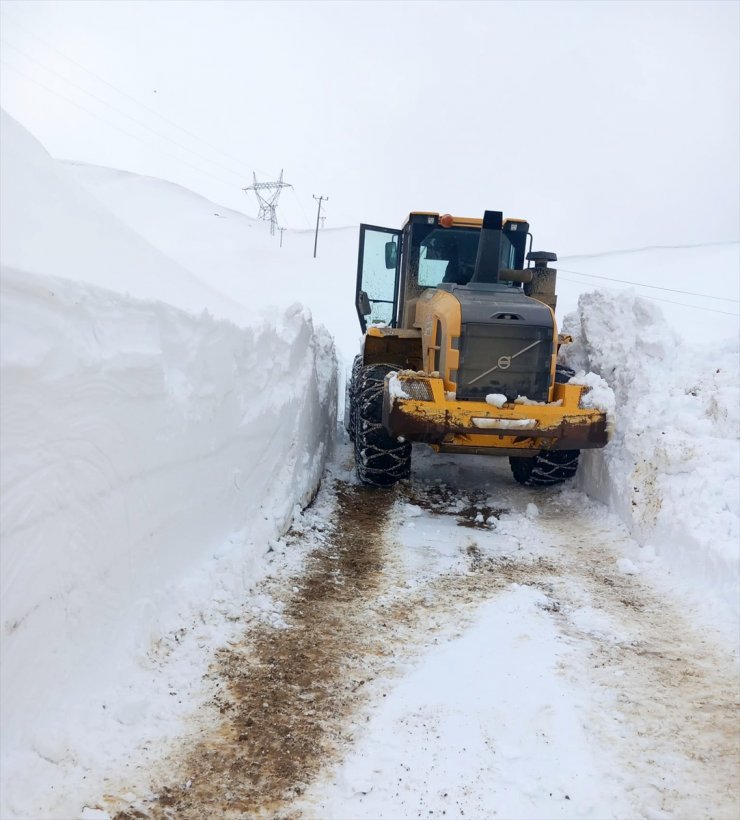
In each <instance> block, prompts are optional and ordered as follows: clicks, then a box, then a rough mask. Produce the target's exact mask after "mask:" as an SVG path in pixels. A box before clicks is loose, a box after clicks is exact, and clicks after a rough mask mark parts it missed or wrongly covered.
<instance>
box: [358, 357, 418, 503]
mask: <svg viewBox="0 0 740 820" xmlns="http://www.w3.org/2000/svg"><path fill="white" fill-rule="evenodd" d="M396 369H397V368H395V367H393V366H391V365H385V364H372V365H368V366H367V367H362V368H361V369H360V370H359V372H358V374H357V379H356V380H355V383H354V390H353V403H354V407H353V410H354V413H353V415H354V436H355V439H354V441H355V467H356V469H357V477H358V478H359V479H360V481H361V482H362V483H363V484H369V485H370V486H373V487H389V486H391V485H392V484H395V483H396V482H398V481H401V480H402V479H404V478H408V477H409V475H410V474H411V445H410V444H409V443H408V442H399V441H398V440H397V439H395V438H393V437H392V436H390V435H389V434H388V432H387V431H386V429H385V427H383V421H382V419H383V385H384V382H385V377H386V375H387V374H388V373H390V372H392V371H393V370H396Z"/></svg>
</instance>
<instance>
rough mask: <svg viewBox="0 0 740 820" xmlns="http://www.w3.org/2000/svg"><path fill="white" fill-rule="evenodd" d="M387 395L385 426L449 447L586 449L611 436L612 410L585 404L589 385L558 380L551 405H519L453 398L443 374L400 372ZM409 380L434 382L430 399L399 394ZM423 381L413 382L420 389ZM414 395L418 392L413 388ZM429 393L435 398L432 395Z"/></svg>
mask: <svg viewBox="0 0 740 820" xmlns="http://www.w3.org/2000/svg"><path fill="white" fill-rule="evenodd" d="M392 378H394V376H393V374H391V375H390V376H389V377H388V378H387V379H386V385H385V391H384V396H383V425H384V427H385V428H386V430H388V432H389V433H390V434H391V435H392V436H395V437H402V438H404V439H406V440H407V441H420V442H425V443H427V444H431V445H432V446H434V447H435V448H436V449H439V450H442V451H448V452H490V453H491V454H499V455H512V454H519V455H526V454H527V451H533V452H532V455H534V452H536V451H539V450H586V449H594V448H598V447H604V446H605V445H606V444H607V443H608V441H609V427H608V424H607V417H606V414H605V413H603V412H602V411H600V410H593V409H584V408H581V407H580V406H579V404H580V399H581V395H582V393H583V392H584V390H585V389H586V388H584V387H581V386H580V385H575V384H556V385H555V388H554V395H553V402H561V404H559V405H557V404H554V403H550V404H536V405H529V404H513V403H510V402H509V403H506V404H504V405H503V407H494V406H492V405H490V404H487V403H486V402H477V401H457V400H454V399H452V400H451V399H448V398H447V396H446V395H445V391H444V382H443V381H442V379H435V378H429V377H426V376H424V377H421V376H419V375H417V374H412V373H408V375H407V374H404V373H403V372H402V373H399V374H395V378H396V379H397V381H396V382H395V384H394V388H393V389H389V383H390V379H392ZM405 380H408V381H410V382H412V383H413V382H414V381H416V382H419V381H421V380H423V381H425V382H427V383H428V387H429V389H428V390H426V395H427V397H428V400H420V399H418V398H403V397H401V396H399V390H398V387H401V388H402V390H401V391H400V392H402V393H406V392H407V391H406V390H403V383H404V381H405ZM417 386H418V385H413V387H414V388H416V387H417ZM411 387H412V385H409V391H408V392H409V393H410V394H418V393H419V391H418V390H417V389H411ZM429 396H430V397H431V398H429Z"/></svg>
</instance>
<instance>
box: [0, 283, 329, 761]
mask: <svg viewBox="0 0 740 820" xmlns="http://www.w3.org/2000/svg"><path fill="white" fill-rule="evenodd" d="M332 364H333V349H332V342H331V340H330V339H328V338H327V337H326V336H325V335H321V334H314V332H313V327H312V324H311V321H310V318H309V317H308V315H307V314H306V313H305V312H304V311H303V309H302V308H300V306H297V307H296V308H295V309H294V310H293V311H290V312H288V313H286V314H285V315H283V316H281V317H279V318H278V319H276V320H275V322H274V323H273V324H272V325H267V324H265V323H262V324H259V325H256V326H253V327H245V328H239V327H236V326H235V325H232V324H230V323H227V322H222V321H217V320H215V319H213V318H212V317H210V316H209V315H208V314H204V315H202V316H200V317H195V316H192V315H189V314H187V313H184V312H181V311H178V310H176V309H174V308H172V307H169V306H167V305H164V304H161V303H160V304H155V303H146V302H137V301H135V300H132V299H127V298H125V297H122V296H119V295H116V294H114V293H110V292H104V291H101V290H98V289H96V288H93V287H91V286H84V285H80V284H78V283H72V282H68V281H67V282H65V281H64V280H59V279H51V278H45V277H36V276H31V275H28V274H21V273H19V272H16V271H12V270H7V269H5V270H3V275H2V381H3V390H2V453H3V459H2V546H3V549H2V623H3V630H4V633H5V634H4V636H3V663H2V693H3V699H2V724H3V744H4V745H6V744H13V743H15V742H17V741H18V740H19V737H20V735H21V734H26V733H28V732H29V731H30V730H31V729H32V724H33V723H34V721H35V719H36V718H39V717H41V716H42V714H44V712H45V707H46V706H47V705H49V706H52V707H53V706H59V705H60V704H62V703H64V701H65V698H67V697H69V696H70V691H69V689H70V687H71V688H74V684H76V683H79V682H80V681H81V680H82V679H85V680H87V684H86V686H88V687H89V686H90V684H91V680H90V679H91V678H95V677H96V674H97V672H96V670H104V669H106V668H107V667H108V666H109V664H111V663H112V662H114V661H115V659H116V658H120V657H127V656H130V654H131V653H132V652H135V651H137V648H138V649H142V648H146V646H147V645H148V642H149V640H150V638H151V637H152V636H154V635H156V634H157V632H158V630H159V629H160V628H161V627H162V623H163V621H162V618H163V617H165V616H166V610H167V602H166V597H167V595H166V592H164V591H163V590H164V589H165V588H166V587H167V585H170V584H172V585H174V584H176V583H177V581H178V580H179V579H181V578H182V577H183V576H184V575H185V574H186V573H188V572H190V571H192V570H193V569H194V568H196V567H197V565H198V564H199V562H202V561H203V560H204V559H206V558H209V557H210V556H212V555H213V553H214V551H216V550H217V549H219V548H220V547H222V545H223V544H224V542H225V541H226V539H227V538H228V537H229V536H230V535H231V534H232V533H234V532H236V531H239V530H243V529H245V528H247V530H246V534H245V538H244V539H243V541H244V543H243V544H242V545H241V548H242V549H244V550H246V549H248V548H252V549H263V550H264V549H266V546H264V545H266V543H267V541H268V539H269V537H271V536H274V535H275V534H276V533H277V532H278V531H282V530H283V529H284V528H285V526H286V524H287V522H288V521H289V519H290V517H291V515H292V512H293V508H294V506H295V505H296V504H305V503H306V502H307V501H308V500H309V498H310V497H311V495H312V493H313V492H314V490H315V488H316V486H317V484H318V481H319V478H320V476H321V472H322V469H323V463H324V457H325V455H326V453H325V450H326V447H327V442H329V441H330V439H331V430H332V427H333V423H334V415H333V411H334V395H335V384H334V378H333V376H334V370H333V367H332ZM112 636H115V637H114V639H113V640H112V639H111V638H112ZM73 679H74V680H73Z"/></svg>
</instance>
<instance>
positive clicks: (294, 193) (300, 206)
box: [290, 188, 311, 228]
mask: <svg viewBox="0 0 740 820" xmlns="http://www.w3.org/2000/svg"><path fill="white" fill-rule="evenodd" d="M290 190H291V193H292V194H293V196H294V197H295V199H296V202H297V203H298V207H299V208H300V209H301V213H302V214H303V218H304V219H305V220H306V227H307V228H310V227H311V220H310V219H309V218H308V216H307V215H306V211H305V210H304V208H303V205H302V204H301V200H300V199H298V194H296V192H295V188H291V189H290Z"/></svg>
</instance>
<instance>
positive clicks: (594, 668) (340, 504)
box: [115, 476, 738, 820]
mask: <svg viewBox="0 0 740 820" xmlns="http://www.w3.org/2000/svg"><path fill="white" fill-rule="evenodd" d="M459 478H460V479H461V480H460V481H459V484H460V486H459V487H458V488H457V489H454V490H453V489H451V488H450V487H446V486H445V485H440V484H435V483H432V484H431V485H430V484H429V483H427V484H424V483H423V482H419V481H414V482H412V483H411V484H409V485H401V486H399V487H398V488H396V490H395V491H391V492H383V491H380V492H379V491H376V490H365V489H363V488H361V487H358V486H356V485H353V484H346V483H341V482H339V483H337V486H336V509H335V513H334V517H333V522H332V524H331V526H330V528H329V529H328V530H327V537H326V540H325V544H324V545H322V546H320V547H319V548H318V549H317V550H316V551H315V552H314V553H313V555H312V557H311V558H310V559H309V564H308V567H307V570H306V573H305V575H304V576H301V577H300V578H298V579H294V580H293V582H292V584H293V585H294V586H293V589H294V590H296V588H297V592H296V593H295V595H293V596H292V597H288V596H286V601H287V608H286V610H285V612H284V618H285V621H286V622H287V628H273V627H259V628H258V629H256V630H255V629H251V630H247V631H246V632H245V634H244V637H243V639H242V640H241V641H239V642H238V643H235V644H232V645H229V646H228V647H226V648H223V649H221V650H220V651H219V652H218V654H217V661H216V663H215V665H214V668H213V670H212V674H211V678H212V680H213V682H214V684H215V685H216V686H217V687H218V690H219V693H218V694H217V695H216V696H215V698H214V699H213V705H214V706H215V707H216V708H217V709H218V712H219V720H218V721H216V723H215V727H214V725H213V722H212V723H211V725H210V727H208V726H206V729H205V730H202V733H201V736H200V738H199V739H198V740H197V741H195V742H194V743H192V744H191V746H190V747H189V748H186V750H185V751H183V752H182V753H180V754H179V755H178V756H177V757H173V758H172V759H171V760H169V761H167V766H168V769H169V771H170V772H171V773H172V774H170V775H169V776H166V777H163V778H160V779H159V780H158V782H157V783H156V784H155V785H154V787H153V798H152V797H150V798H148V799H143V800H142V799H140V800H138V801H130V803H129V805H128V806H127V807H126V808H122V809H121V810H120V811H119V812H118V814H116V815H115V816H116V820H131V819H132V818H152V820H154V819H155V818H156V819H157V820H159V819H160V818H183V820H189V818H210V817H224V818H236V817H244V816H249V817H275V818H302V817H312V816H321V813H320V812H319V813H318V814H317V813H316V803H315V801H314V800H313V799H312V797H311V795H312V792H313V789H312V788H311V787H312V784H316V783H318V782H321V781H322V780H323V781H325V780H326V778H327V776H329V774H330V772H331V770H332V767H333V765H334V764H335V763H338V762H339V761H341V760H342V759H343V758H344V757H345V756H346V755H347V754H348V753H349V750H350V749H351V748H352V746H353V744H354V742H355V741H356V740H359V742H361V737H362V728H361V727H362V725H363V720H367V718H368V709H367V707H368V702H369V701H370V700H374V701H376V702H377V700H378V699H379V698H381V697H384V696H385V694H386V693H387V692H388V691H389V690H390V687H391V679H392V678H393V677H394V676H395V677H397V676H398V675H399V674H403V672H404V671H405V670H404V667H403V664H404V663H406V662H407V661H408V660H410V659H412V658H414V657H418V656H419V655H420V654H421V653H422V652H424V651H426V650H427V649H428V648H429V647H430V646H431V645H433V644H435V643H438V642H440V641H443V640H449V639H452V638H454V637H456V636H457V635H459V634H460V633H461V632H462V631H463V630H465V628H466V627H467V626H468V625H470V624H471V623H473V622H474V621H475V617H476V612H477V609H478V607H479V606H480V604H481V603H482V602H484V601H490V600H492V599H494V598H495V596H496V595H498V594H499V593H501V592H503V591H506V590H508V589H511V588H512V585H513V584H518V585H521V586H531V587H535V588H537V589H538V590H540V591H541V592H543V593H544V594H545V595H546V596H547V599H548V600H549V601H550V603H549V604H548V605H547V606H546V607H545V610H546V612H547V614H548V617H550V618H552V620H553V623H554V624H555V625H556V627H557V629H558V630H559V632H560V634H562V636H563V638H564V640H566V641H567V642H569V644H570V645H571V646H572V647H573V648H574V652H572V653H569V655H568V658H569V660H568V664H567V666H563V668H562V669H561V670H560V672H561V674H562V675H563V676H565V677H566V678H567V679H569V680H570V681H572V686H573V688H574V690H577V691H580V690H583V692H584V695H583V697H584V701H583V703H584V707H586V708H587V710H588V713H589V718H588V719H589V722H590V727H589V728H590V731H591V733H592V734H595V735H597V736H598V737H599V738H600V742H601V743H603V744H606V745H607V746H614V747H616V748H617V752H618V754H619V756H620V759H621V760H622V763H623V769H622V770H620V771H619V772H615V778H616V779H617V780H618V781H620V787H622V788H623V790H624V791H625V792H626V793H629V794H630V795H631V798H630V799H631V802H632V803H633V804H634V805H635V806H636V808H637V809H638V810H639V811H640V812H641V815H640V816H654V815H655V812H664V813H666V814H667V815H669V816H672V817H673V816H676V817H693V816H707V817H731V816H734V810H735V809H736V808H737V759H738V756H737V752H738V749H737V742H738V735H737V729H736V725H735V720H734V717H735V715H736V699H737V697H736V696H737V691H736V679H735V678H734V677H733V675H732V673H731V672H730V673H729V674H728V669H729V668H730V666H729V665H728V663H726V660H727V659H723V658H720V657H719V655H718V653H717V651H716V648H715V647H714V646H713V645H710V644H708V643H703V641H702V639H701V637H698V636H697V635H696V634H695V633H693V632H692V629H691V626H690V624H688V623H687V622H685V621H684V619H683V617H682V615H681V613H680V612H678V611H677V610H676V609H675V607H674V606H672V605H671V604H670V603H667V602H666V601H665V600H664V599H663V598H661V596H660V595H659V594H657V593H655V592H653V591H652V590H651V589H650V588H649V587H648V586H646V585H645V584H643V583H642V582H641V581H640V580H639V579H638V578H637V577H635V576H633V575H625V574H624V573H622V572H619V571H618V569H617V566H616V561H617V559H618V558H619V552H618V550H617V549H615V544H616V543H617V542H618V540H619V538H620V537H622V536H619V535H616V536H615V534H614V533H610V532H608V531H607V530H606V528H605V527H604V526H603V522H602V523H601V524H599V523H598V522H596V523H594V522H593V521H591V520H590V519H589V517H588V515H587V514H584V513H582V512H580V511H579V510H577V509H575V508H573V507H572V506H571V507H570V508H569V507H568V506H567V504H566V505H565V507H564V506H563V505H562V504H561V500H560V496H559V493H558V491H553V492H550V493H542V494H540V493H536V492H531V491H526V490H522V489H521V488H512V489H510V490H505V491H504V492H501V487H500V486H498V485H496V484H495V481H494V482H493V484H492V483H491V482H490V480H489V482H487V483H481V482H479V481H476V483H475V485H474V486H469V487H468V488H467V489H466V488H465V483H466V482H465V477H464V476H460V477H459ZM451 483H453V485H454V482H451ZM324 492H326V493H327V494H329V495H330V494H331V491H330V490H326V489H325V491H324ZM522 494H523V495H522ZM530 496H531V497H532V498H533V499H534V498H537V500H538V503H540V504H541V505H542V510H543V512H542V515H541V516H540V517H539V518H538V519H536V521H529V524H530V529H529V530H528V532H527V535H526V536H523V539H522V540H524V539H525V538H526V539H531V540H532V542H533V543H532V544H529V545H528V547H527V549H524V550H523V551H519V552H517V551H516V549H515V550H514V552H513V553H512V552H511V551H509V552H508V553H507V552H506V550H505V549H502V547H501V543H502V541H503V540H505V539H506V537H507V536H506V532H507V530H508V532H509V533H511V531H512V523H514V527H513V529H514V530H515V531H516V524H515V521H516V518H515V517H509V516H508V515H507V513H508V511H507V509H505V508H504V507H503V506H501V504H498V503H497V504H496V505H494V504H493V503H492V501H491V498H492V497H495V498H496V499H502V503H503V504H508V503H509V502H511V505H512V506H516V505H519V506H521V503H522V500H524V501H525V503H526V500H527V499H528V498H529V497H530ZM409 503H411V504H413V505H416V506H417V507H420V508H422V510H423V511H424V512H423V513H422V515H423V516H424V517H425V518H426V519H435V518H436V519H438V520H442V518H443V517H445V516H452V517H453V518H454V519H455V521H454V522H451V523H456V524H458V525H460V526H462V527H464V528H465V529H456V528H455V527H454V526H453V530H452V531H453V532H455V531H457V533H458V537H457V538H456V539H454V537H453V540H455V544H456V546H455V550H457V553H458V557H459V560H458V562H457V564H456V565H455V566H453V567H448V568H447V569H446V570H444V571H441V572H439V571H436V572H432V573H431V574H429V575H426V576H424V577H416V576H415V575H414V571H413V569H411V568H410V567H409V566H408V564H405V563H404V562H405V560H406V559H405V557H404V555H403V545H402V544H401V543H394V538H395V537H396V536H398V530H397V529H396V528H394V527H393V526H386V520H389V521H390V522H391V523H395V524H399V523H400V522H402V521H403V515H404V508H405V507H406V505H407V504H409ZM512 515H513V516H516V514H512ZM502 516H503V520H500V521H499V519H501V518H502ZM419 520H422V519H419ZM445 520H447V521H449V518H447V519H445ZM506 521H508V526H504V524H505V522H506ZM499 523H500V524H501V527H499ZM448 532H449V530H448ZM290 537H292V538H295V539H298V538H300V537H301V536H300V534H294V535H292V536H289V538H290ZM511 541H512V538H511V536H510V535H509V536H508V542H509V549H510V548H511ZM285 588H287V589H289V588H290V583H289V584H288V585H287V587H284V589H285ZM584 613H586V614H587V616H588V617H585V618H584V617H583V616H584ZM593 613H597V617H596V618H594V617H593ZM599 619H601V620H599ZM594 624H596V628H595V627H594ZM599 624H601V627H602V628H599ZM584 687H585V688H584ZM594 693H596V694H594ZM579 696H580V695H579ZM491 785H492V784H488V783H486V784H481V788H483V789H486V788H490V787H491ZM303 795H305V798H304V797H303ZM118 806H120V803H119V804H118ZM574 810H575V806H574ZM573 816H577V815H575V814H574V815H573Z"/></svg>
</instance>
